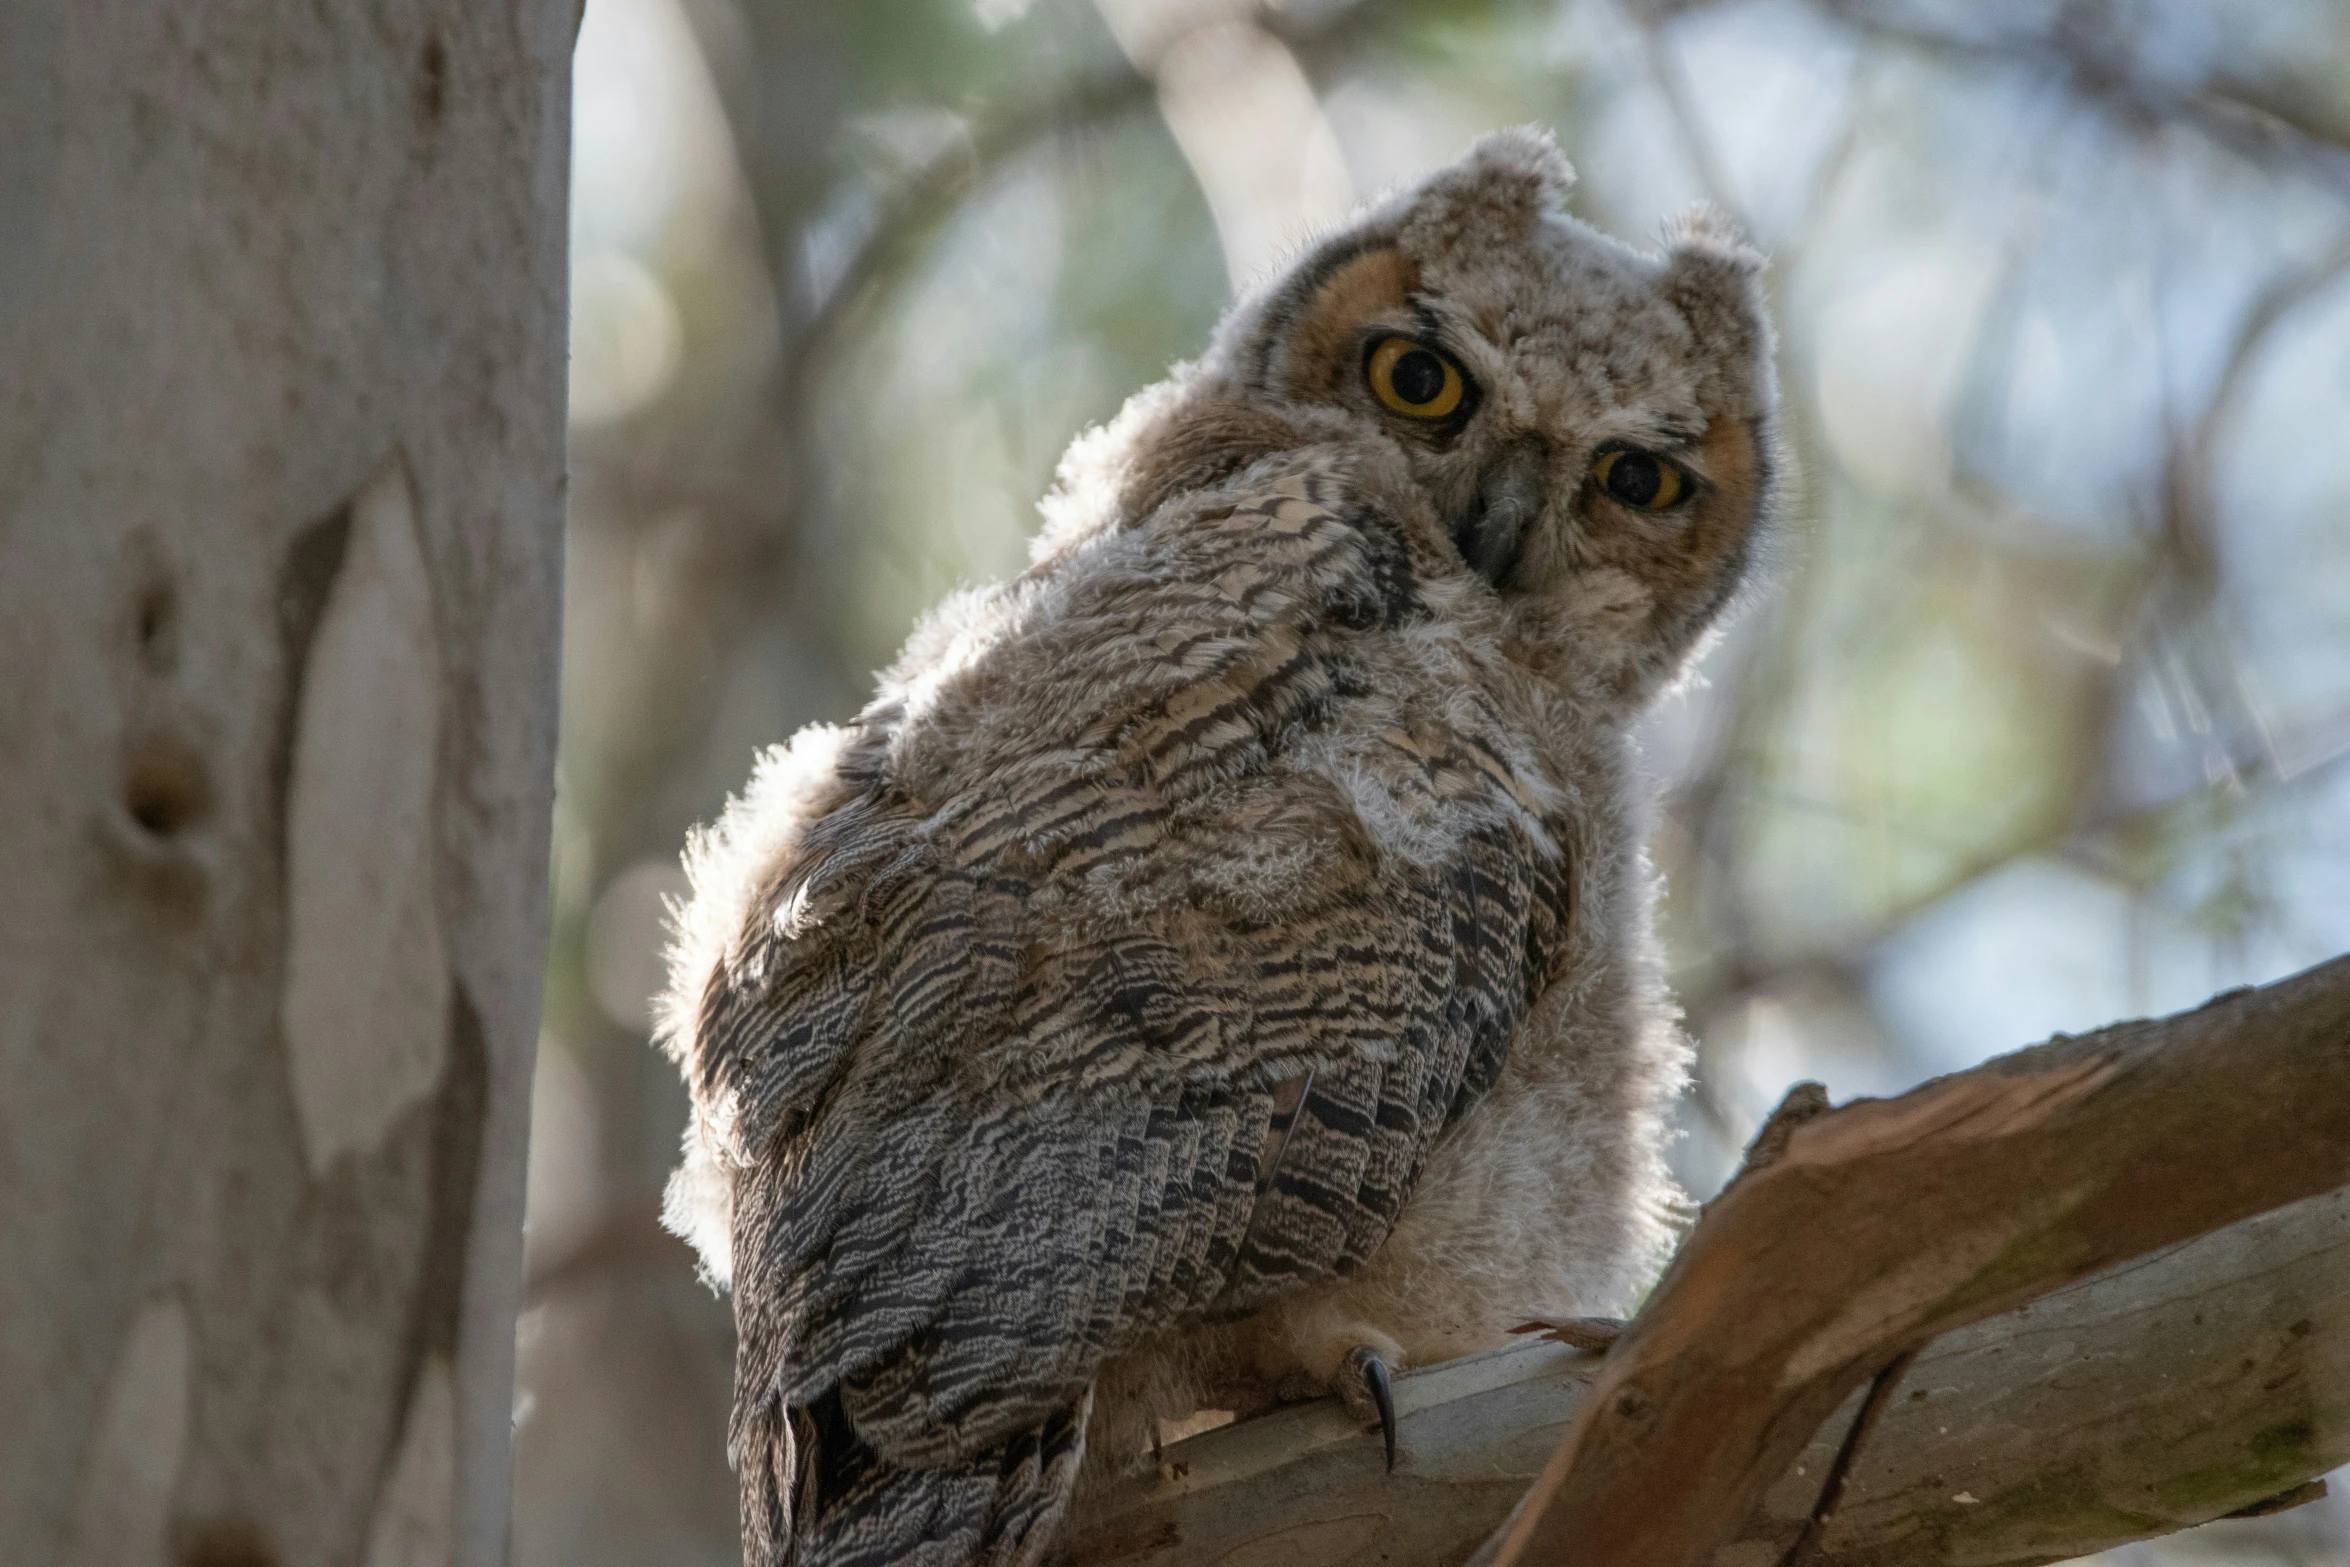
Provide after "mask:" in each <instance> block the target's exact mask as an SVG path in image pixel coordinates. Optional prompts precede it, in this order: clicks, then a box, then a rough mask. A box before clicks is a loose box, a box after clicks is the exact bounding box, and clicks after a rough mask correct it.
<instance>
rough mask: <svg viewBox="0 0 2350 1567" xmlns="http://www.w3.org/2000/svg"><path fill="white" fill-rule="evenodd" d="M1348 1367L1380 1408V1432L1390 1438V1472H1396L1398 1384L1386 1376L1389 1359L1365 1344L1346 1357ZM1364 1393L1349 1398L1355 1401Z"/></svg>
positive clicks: (1349, 1373) (1349, 1401) (1378, 1408)
mask: <svg viewBox="0 0 2350 1567" xmlns="http://www.w3.org/2000/svg"><path fill="white" fill-rule="evenodd" d="M1346 1370H1347V1374H1348V1375H1349V1376H1350V1377H1353V1378H1354V1379H1355V1380H1356V1381H1357V1382H1359V1383H1360V1384H1361V1387H1362V1390H1363V1391H1364V1392H1367V1393H1369V1394H1370V1396H1371V1404H1372V1406H1373V1407H1374V1408H1375V1409H1377V1410H1378V1412H1379V1434H1380V1435H1381V1436H1382V1437H1384V1438H1385V1439H1386V1442H1387V1472H1388V1473H1389V1474H1393V1473H1394V1472H1395V1387H1394V1384H1393V1383H1392V1382H1390V1381H1389V1379H1388V1376H1387V1362H1386V1361H1384V1360H1381V1359H1380V1358H1379V1352H1378V1351H1377V1350H1375V1349H1373V1348H1371V1346H1370V1345H1368V1344H1366V1345H1364V1346H1363V1347H1362V1348H1360V1349H1358V1350H1356V1351H1355V1352H1354V1353H1352V1354H1350V1355H1348V1356H1347V1357H1346ZM1361 1396H1362V1395H1361V1394H1360V1393H1357V1394H1356V1396H1355V1397H1354V1398H1350V1399H1348V1400H1347V1402H1348V1403H1350V1404H1351V1403H1356V1402H1358V1401H1359V1400H1360V1398H1361Z"/></svg>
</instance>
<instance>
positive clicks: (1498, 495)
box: [1452, 436, 1545, 588]
mask: <svg viewBox="0 0 2350 1567" xmlns="http://www.w3.org/2000/svg"><path fill="white" fill-rule="evenodd" d="M1544 455H1545V454H1544V451H1543V447H1542V443H1541V442H1540V441H1539V440H1537V439H1535V438H1534V437H1531V436H1529V437H1526V438H1524V439H1521V440H1516V441H1512V442H1510V443H1509V445H1507V446H1505V447H1503V448H1502V449H1501V450H1500V451H1499V452H1497V453H1495V454H1494V457H1493V460H1492V461H1491V462H1489V463H1487V464H1486V465H1485V471H1484V472H1483V473H1481V474H1479V475H1478V476H1477V499H1476V501H1475V503H1474V504H1473V505H1471V506H1470V508H1469V509H1468V511H1467V512H1466V513H1465V514H1464V515H1463V516H1461V517H1460V518H1459V520H1457V521H1456V522H1454V524H1453V528H1452V541H1453V543H1454V544H1455V545H1457V546H1458V547H1459V549H1460V552H1461V558H1462V559H1463V560H1465V561H1467V562H1468V563H1469V565H1470V567H1471V568H1472V569H1473V570H1474V571H1476V573H1477V574H1478V575H1479V576H1481V577H1483V578H1484V579H1485V580H1486V581H1488V582H1490V583H1492V584H1493V585H1494V586H1495V587H1497V588H1498V587H1500V586H1501V585H1502V583H1503V582H1504V581H1505V580H1506V579H1507V578H1508V576H1509V574H1510V571H1511V568H1513V567H1515V566H1516V565H1517V563H1518V550H1519V548H1520V546H1521V545H1522V544H1523V543H1524V542H1525V537H1526V530H1527V529H1528V528H1531V527H1532V526H1533V525H1534V522H1535V519H1537V518H1539V517H1540V516H1541V515H1542V499H1543V497H1542V470H1543V467H1544V463H1543V457H1544Z"/></svg>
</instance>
